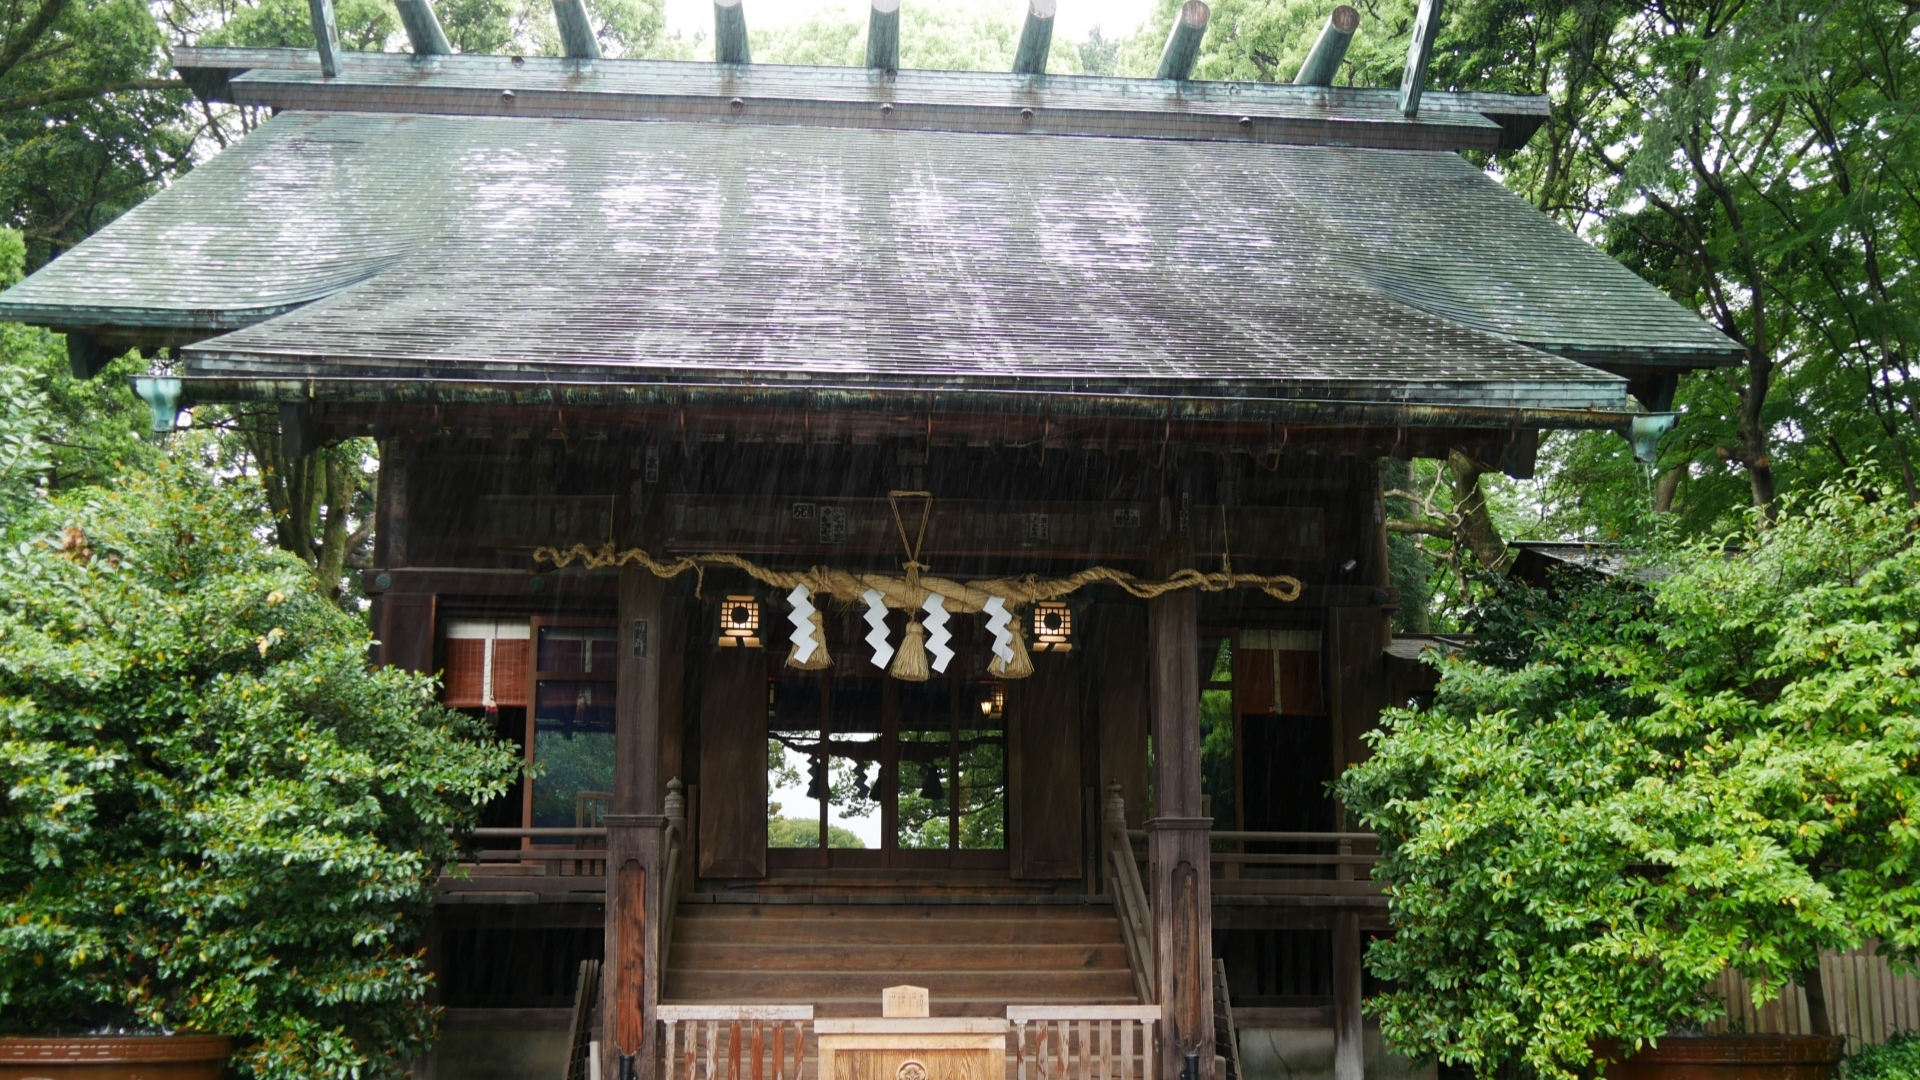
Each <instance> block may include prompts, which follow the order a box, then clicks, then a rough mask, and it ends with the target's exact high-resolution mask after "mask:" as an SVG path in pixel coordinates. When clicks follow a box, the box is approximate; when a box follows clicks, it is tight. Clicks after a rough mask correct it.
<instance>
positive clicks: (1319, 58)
mask: <svg viewBox="0 0 1920 1080" xmlns="http://www.w3.org/2000/svg"><path fill="white" fill-rule="evenodd" d="M1359 28H1360V13H1359V12H1358V11H1355V10H1354V9H1353V8H1351V7H1348V6H1347V5H1345V4H1341V5H1340V6H1339V7H1337V8H1334V9H1333V13H1332V14H1331V15H1328V16H1327V25H1326V26H1324V27H1321V29H1320V36H1319V37H1317V38H1315V39H1314V41H1313V48H1312V49H1311V50H1309V51H1308V52H1307V58H1306V59H1305V60H1304V61H1302V62H1301V64H1300V70H1299V72H1298V73H1296V74H1295V75H1294V77H1293V85H1295V86H1332V85H1333V77H1334V76H1335V75H1337V74H1339V73H1340V64H1341V62H1342V61H1344V60H1345V59H1346V58H1347V46H1348V45H1350V44H1352V42H1353V32H1354V31H1355V30H1358V29H1359Z"/></svg>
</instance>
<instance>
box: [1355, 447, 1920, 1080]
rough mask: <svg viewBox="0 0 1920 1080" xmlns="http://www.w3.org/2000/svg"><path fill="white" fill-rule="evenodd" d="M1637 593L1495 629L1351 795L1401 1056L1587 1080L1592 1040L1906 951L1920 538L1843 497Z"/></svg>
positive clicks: (1787, 510)
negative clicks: (1369, 868)
mask: <svg viewBox="0 0 1920 1080" xmlns="http://www.w3.org/2000/svg"><path fill="white" fill-rule="evenodd" d="M1783 508H1784V516H1783V518H1782V520H1781V521H1780V522H1779V523H1778V524H1776V525H1774V526H1772V527H1770V528H1766V527H1759V526H1753V527H1750V528H1748V529H1747V530H1746V531H1745V532H1744V533H1743V534H1741V535H1739V536H1737V537H1735V538H1734V539H1736V540H1737V541H1738V547H1737V552H1736V553H1734V554H1729V550H1730V549H1729V548H1728V547H1727V546H1726V545H1725V544H1706V543H1702V544H1698V545H1694V546H1690V547H1688V548H1686V549H1685V550H1684V551H1682V552H1681V553H1680V554H1678V555H1677V556H1676V557H1675V558H1674V559H1673V562H1674V564H1675V565H1674V572H1673V573H1672V574H1671V576H1668V577H1664V578H1661V579H1659V580H1657V581H1655V582H1654V583H1653V584H1651V585H1650V586H1646V587H1644V588H1643V587H1636V586H1631V585H1625V584H1620V583H1617V582H1614V583H1606V582H1602V583H1597V584H1587V585H1584V586H1583V585H1581V584H1580V583H1578V582H1575V581H1571V580H1569V581H1565V582H1562V583H1560V587H1559V588H1558V589H1557V590H1556V591H1555V592H1554V593H1551V594H1547V593H1539V592H1534V591H1531V590H1521V591H1517V592H1516V593H1514V594H1513V595H1510V596H1509V597H1507V603H1506V607H1507V610H1508V612H1509V617H1508V618H1507V620H1506V621H1505V622H1502V623H1493V622H1483V623H1482V625H1481V630H1482V632H1483V634H1485V635H1486V636H1488V637H1490V638H1495V639H1504V648H1503V649H1501V650H1497V651H1488V652H1485V653H1483V654H1482V655H1480V656H1478V657H1474V658H1459V659H1454V660H1450V661H1446V662H1444V664H1443V679H1442V682H1441V685H1440V690H1439V694H1438V698H1437V700H1436V702H1435V704H1434V706H1433V707H1432V708H1431V709H1430V710H1428V711H1425V712H1407V711H1399V710H1395V711H1391V712H1389V713H1388V715H1387V717H1386V718H1385V721H1384V730H1383V731H1382V732H1381V733H1380V734H1379V736H1377V737H1376V742H1375V750H1374V755H1373V756H1372V758H1371V759H1369V760H1368V761H1367V762H1365V763H1364V764H1362V765H1359V766H1357V767H1355V768H1354V769H1352V770H1350V771H1349V772H1348V773H1347V774H1346V776H1345V777H1343V778H1342V780H1341V781H1340V784H1339V788H1340V794H1341V797H1342V798H1343V799H1344V800H1345V801H1346V802H1347V805H1348V806H1349V808H1350V809H1351V810H1353V811H1354V812H1356V813H1358V814H1359V815H1360V817H1361V819H1362V820H1363V821H1365V823H1366V824H1367V825H1368V826H1369V827H1370V828H1373V829H1375V830H1377V831H1378V832H1379V833H1380V835H1381V838H1382V848H1383V853H1384V859H1383V861H1382V863H1381V865H1380V866H1379V868H1378V870H1377V873H1378V874H1379V875H1380V876H1381V878H1382V879H1383V880H1387V881H1390V882H1391V883H1392V894H1391V896H1392V900H1391V902H1392V917H1393V922H1394V927H1395V935H1394V937H1393V938H1391V939H1390V940H1387V941H1383V942H1381V943H1378V944H1376V945H1375V946H1374V947H1373V948H1372V949H1371V950H1370V951H1369V955H1368V962H1369V964H1370V965H1371V967H1372V968H1373V970H1374V971H1375V973H1376V974H1378V975H1379V976H1381V977H1382V978H1384V979H1389V980H1392V981H1393V983H1394V987H1395V988H1394V989H1392V990H1391V991H1389V992H1388V993H1386V994H1384V995H1382V996H1380V997H1379V998H1376V999H1375V1000H1374V1002H1373V1004H1372V1008H1373V1009H1374V1010H1375V1011H1376V1013H1377V1015H1379V1017H1380V1019H1381V1023H1382V1026H1383V1029H1384V1030H1385V1031H1386V1033H1387V1035H1388V1038H1389V1039H1390V1040H1392V1041H1393V1042H1394V1043H1395V1045H1397V1046H1398V1047H1400V1048H1401V1049H1403V1050H1404V1051H1407V1052H1410V1053H1412V1054H1414V1055H1416V1056H1430V1057H1431V1056H1437V1057H1439V1058H1440V1059H1442V1060H1444V1061H1449V1062H1456V1063H1462V1064H1470V1065H1472V1066H1473V1067H1474V1068H1475V1069H1476V1070H1478V1071H1479V1072H1480V1073H1481V1074H1482V1075H1488V1074H1491V1073H1493V1072H1495V1071H1497V1070H1499V1069H1501V1068H1503V1067H1511V1066H1513V1065H1517V1064H1524V1066H1525V1067H1527V1068H1529V1069H1532V1070H1535V1071H1537V1072H1538V1073H1540V1074H1541V1075H1546V1076H1571V1075H1574V1074H1575V1073H1576V1072H1577V1071H1578V1070H1579V1069H1580V1068H1581V1067H1583V1065H1584V1063H1585V1062H1586V1061H1587V1060H1588V1056H1589V1050H1588V1047H1589V1044H1590V1043H1591V1041H1592V1040H1593V1039H1595V1038H1599V1037H1617V1038H1621V1039H1624V1040H1626V1041H1627V1042H1628V1043H1635V1042H1638V1041H1641V1040H1647V1039H1654V1038H1657V1037H1659V1036H1660V1035H1662V1034H1664V1033H1667V1032H1669V1031H1673V1030H1676V1029H1684V1028H1686V1027H1688V1026H1690V1025H1694V1024H1697V1023H1700V1022H1702V1021H1705V1020H1707V1019H1709V1018H1711V1017H1712V1016H1714V1015H1715V1014H1716V1013H1717V1012H1718V1011H1719V1010H1720V1008H1721V1006H1720V1004H1719V1003H1718V1002H1717V1001H1715V1000H1714V999H1713V998H1712V997H1711V996H1710V995H1709V994H1707V993H1706V989H1707V986H1708V984H1709V983H1710V982H1711V981H1712V980H1713V979H1714V978H1715V977H1716V976H1717V975H1718V974H1719V972H1720V971H1721V970H1723V969H1724V968H1726V967H1732V968H1735V969H1737V970H1739V971H1741V972H1742V973H1744V974H1745V975H1746V976H1747V978H1748V979H1749V980H1750V982H1751V983H1752V985H1753V986H1754V993H1755V996H1756V1000H1764V999H1766V998H1769V997H1771V996H1772V995H1774V994H1775V993H1777V992H1778V990H1779V989H1780V987H1781V986H1782V985H1784V984H1785V983H1787V982H1789V981H1792V980H1795V979H1798V978H1801V977H1803V975H1804V973H1805V972H1807V971H1808V970H1809V968H1810V967H1811V965H1812V964H1813V963H1814V961H1815V958H1816V957H1817V956H1818V954H1819V952H1820V951H1821V950H1823V949H1847V948H1852V947H1856V946H1857V945H1859V944H1860V943H1861V942H1862V941H1863V940H1865V939H1867V938H1869V937H1873V938H1878V939H1879V940H1881V941H1882V942H1883V943H1885V944H1886V945H1887V946H1888V947H1890V948H1892V949H1893V950H1895V951H1896V953H1898V954H1901V955H1911V954H1912V952H1913V950H1914V949H1915V947H1916V945H1920V923H1916V922H1915V920H1914V919H1913V918H1912V915H1911V912H1912V911H1914V910H1915V908H1914V902H1915V900H1916V899H1917V898H1920V883H1916V881H1915V874H1914V867H1915V866H1916V860H1920V828H1916V823H1915V821H1914V820H1913V817H1912V809H1913V807H1914V806H1915V805H1916V802H1917V801H1920V552H1916V551H1915V550H1914V549H1913V547H1912V546H1911V543H1910V536H1911V529H1912V528H1913V527H1914V526H1915V525H1916V524H1920V521H1916V518H1915V516H1914V512H1913V511H1912V510H1911V509H1909V508H1908V507H1907V505H1906V504H1905V502H1904V500H1902V499H1900V498H1898V497H1896V493H1895V492H1892V491H1883V490H1876V489H1872V488H1868V489H1865V490H1859V489H1852V488H1848V487H1845V486H1841V485H1833V486H1829V487H1826V488H1823V489H1821V490H1820V491H1819V492H1818V493H1817V494H1815V495H1813V496H1810V497H1807V498H1804V499H1798V498H1796V499H1789V500H1787V501H1785V502H1784V503H1783Z"/></svg>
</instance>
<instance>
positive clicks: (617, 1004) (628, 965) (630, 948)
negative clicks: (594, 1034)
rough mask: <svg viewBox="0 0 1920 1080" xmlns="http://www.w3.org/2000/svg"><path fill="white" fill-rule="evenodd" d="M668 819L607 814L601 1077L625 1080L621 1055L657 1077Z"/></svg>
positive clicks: (636, 1071) (644, 1077) (638, 1071)
mask: <svg viewBox="0 0 1920 1080" xmlns="http://www.w3.org/2000/svg"><path fill="white" fill-rule="evenodd" d="M666 829H667V818H666V816H665V815H663V814H608V815H607V921H606V958H607V959H606V963H605V964H603V965H602V966H601V970H602V972H603V975H602V978H604V979H605V985H604V989H603V990H602V992H601V1000H602V1001H604V1002H605V1003H606V1010H605V1012H604V1013H603V1015H602V1023H601V1032H600V1046H601V1052H600V1071H601V1075H600V1077H599V1078H598V1080H627V1075H628V1074H627V1073H626V1071H625V1069H624V1067H623V1065H624V1059H629V1058H630V1059H631V1060H632V1063H633V1073H632V1075H633V1076H635V1077H637V1078H638V1080H659V1076H658V1073H659V1070H658V1068H657V1065H658V1062H657V1060H656V1059H657V1058H658V1057H659V1054H658V1053H657V1051H656V1048H655V1047H654V1045H653V1040H654V1032H653V1030H652V1029H653V1026H654V1023H653V1021H654V1015H655V1010H656V1009H657V1008H658V1006H659V1003H660V942H659V935H658V934H657V933H655V932H654V931H655V930H657V928H658V926H659V922H660V893H661V878H662V876H663V874H662V871H663V867H662V866H661V858H662V855H663V853H664V850H665V846H666V845H665V838H666Z"/></svg>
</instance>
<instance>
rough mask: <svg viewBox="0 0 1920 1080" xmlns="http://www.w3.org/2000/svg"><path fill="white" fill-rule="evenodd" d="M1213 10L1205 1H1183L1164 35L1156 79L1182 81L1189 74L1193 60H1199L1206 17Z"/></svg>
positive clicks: (1205, 30) (1208, 16)
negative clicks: (1165, 44) (1163, 45)
mask: <svg viewBox="0 0 1920 1080" xmlns="http://www.w3.org/2000/svg"><path fill="white" fill-rule="evenodd" d="M1212 17H1213V12H1212V11H1211V10H1210V9H1209V8H1208V7H1207V5H1206V3H1205V0H1187V2H1186V3H1184V4H1181V5H1180V13H1179V14H1178V15H1176V16H1175V17H1174V20H1173V29H1172V30H1171V31H1170V32H1168V34H1167V47H1166V48H1164V49H1161V50H1160V70H1159V71H1157V72H1155V73H1154V76H1153V77H1154V78H1156V79H1172V80H1174V81H1176V82H1186V81H1187V79H1188V78H1190V77H1191V76H1192V75H1193V63H1194V61H1196V60H1198V59H1200V42H1201V40H1202V39H1203V38H1205V37H1206V36H1207V20H1208V19H1210V18H1212Z"/></svg>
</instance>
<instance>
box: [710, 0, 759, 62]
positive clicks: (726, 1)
mask: <svg viewBox="0 0 1920 1080" xmlns="http://www.w3.org/2000/svg"><path fill="white" fill-rule="evenodd" d="M713 62H714V63H716V64H751V63H753V50H752V49H750V48H749V47H748V46H747V13H746V11H745V9H744V8H743V7H742V5H741V2H740V0H713Z"/></svg>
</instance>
